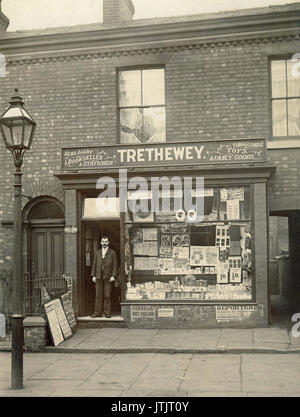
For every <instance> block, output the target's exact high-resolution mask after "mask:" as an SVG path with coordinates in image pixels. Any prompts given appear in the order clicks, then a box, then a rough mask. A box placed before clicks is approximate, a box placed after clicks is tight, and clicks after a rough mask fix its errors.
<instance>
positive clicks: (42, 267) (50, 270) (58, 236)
mask: <svg viewBox="0 0 300 417" xmlns="http://www.w3.org/2000/svg"><path fill="white" fill-rule="evenodd" d="M31 261H32V262H31V275H32V276H33V277H34V276H37V275H40V274H47V275H53V274H62V273H64V229H63V228H62V227H59V228H34V229H32V234H31Z"/></svg>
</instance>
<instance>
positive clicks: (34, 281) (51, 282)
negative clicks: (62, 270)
mask: <svg viewBox="0 0 300 417" xmlns="http://www.w3.org/2000/svg"><path fill="white" fill-rule="evenodd" d="M44 288H45V289H46V291H47V293H48V294H49V296H50V297H51V298H55V297H60V296H61V295H62V294H65V293H67V292H68V286H67V280H66V278H65V275H64V274H50V275H49V274H39V275H35V276H34V277H31V276H30V274H28V273H26V274H25V291H24V303H25V306H24V309H25V315H26V316H39V315H44V314H45V310H44V307H43V304H44V302H45V299H44V295H45V294H44V292H43V289H44Z"/></svg>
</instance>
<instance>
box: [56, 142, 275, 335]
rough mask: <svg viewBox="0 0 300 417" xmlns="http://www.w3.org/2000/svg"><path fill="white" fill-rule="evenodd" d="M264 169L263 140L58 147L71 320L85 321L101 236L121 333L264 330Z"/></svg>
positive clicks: (266, 312)
mask: <svg viewBox="0 0 300 417" xmlns="http://www.w3.org/2000/svg"><path fill="white" fill-rule="evenodd" d="M273 170H274V168H273V167H271V166H270V165H268V163H267V160H266V148H265V141H264V140H263V139H248V140H244V139H241V140H228V141H222V142H215V141H209V142H196V143H191V144H190V143H189V144H187V143H180V142H178V143H166V144H151V145H128V146H125V145H118V146H104V147H92V148H72V149H63V150H62V171H61V172H60V173H59V174H57V177H58V178H59V179H60V180H61V182H62V184H63V186H64V188H65V205H66V224H67V225H70V226H71V225H73V226H74V228H75V229H76V233H73V234H66V237H65V239H66V245H65V247H66V261H67V265H66V267H67V269H68V270H67V272H68V273H70V274H71V275H72V276H73V277H74V281H75V283H74V285H75V294H74V309H75V311H76V312H77V314H78V315H79V316H83V315H88V314H90V313H91V312H92V307H93V302H94V299H93V297H94V293H93V286H92V284H91V279H90V267H91V263H92V260H93V254H94V251H95V250H96V249H98V247H99V241H100V237H101V235H102V234H108V235H109V237H110V242H111V247H112V248H113V249H115V251H116V252H117V255H118V259H119V265H120V267H119V273H120V274H121V275H122V277H123V280H124V286H123V287H122V288H117V289H115V293H114V301H113V306H114V313H115V314H121V315H122V317H123V318H124V320H125V322H126V324H127V325H128V326H130V327H172V328H173V327H175V328H176V327H178V328H180V327H217V326H219V327H254V326H267V325H268V317H269V302H268V297H269V294H268V243H267V241H268V239H267V230H268V214H267V213H268V208H267V186H268V179H269V178H270V176H271V175H272V172H273ZM104 183H105V184H106V187H104V186H103V184H104ZM108 203H109V204H110V206H109V208H108V206H107V205H106V204H108Z"/></svg>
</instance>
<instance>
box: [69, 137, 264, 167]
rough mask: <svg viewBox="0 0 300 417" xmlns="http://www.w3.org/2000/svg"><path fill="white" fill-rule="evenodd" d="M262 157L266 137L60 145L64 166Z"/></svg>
mask: <svg viewBox="0 0 300 417" xmlns="http://www.w3.org/2000/svg"><path fill="white" fill-rule="evenodd" d="M265 161H266V140H265V139H231V140H221V141H197V142H189V143H187V142H172V143H171V142H166V143H151V144H129V145H120V144H118V145H112V146H92V147H77V148H62V169H63V170H85V169H87V170H91V169H98V168H106V169H114V168H132V167H147V166H148V167H155V166H157V167H159V166H180V165H182V166H187V165H188V166H191V165H205V164H209V165H212V164H228V163H255V162H256V163H257V162H265Z"/></svg>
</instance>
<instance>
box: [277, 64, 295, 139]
mask: <svg viewBox="0 0 300 417" xmlns="http://www.w3.org/2000/svg"><path fill="white" fill-rule="evenodd" d="M294 65H295V61H293V60H292V59H281V60H273V61H271V78H272V86H271V87H272V88H271V90H272V93H271V101H272V128H273V138H280V139H282V138H289V139H291V138H299V136H300V78H299V77H297V76H296V75H295V71H293V66H294Z"/></svg>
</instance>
